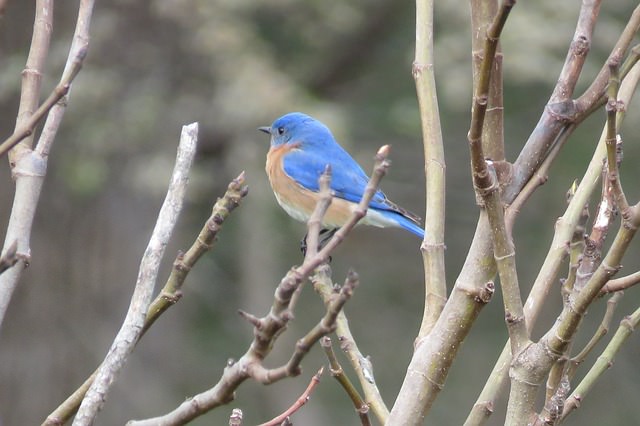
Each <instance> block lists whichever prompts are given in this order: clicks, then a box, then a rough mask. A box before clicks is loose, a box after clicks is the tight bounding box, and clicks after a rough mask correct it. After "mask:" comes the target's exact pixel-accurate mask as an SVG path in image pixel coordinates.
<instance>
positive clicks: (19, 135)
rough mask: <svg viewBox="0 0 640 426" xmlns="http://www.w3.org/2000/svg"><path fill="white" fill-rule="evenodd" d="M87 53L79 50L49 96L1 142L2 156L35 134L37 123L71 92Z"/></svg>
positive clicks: (0, 151)
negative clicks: (72, 84) (69, 68)
mask: <svg viewBox="0 0 640 426" xmlns="http://www.w3.org/2000/svg"><path fill="white" fill-rule="evenodd" d="M86 54H87V50H86V49H83V50H81V51H79V52H78V55H77V56H76V57H75V58H74V60H73V62H72V65H71V71H70V72H69V73H68V74H66V75H64V76H63V78H62V80H61V81H60V83H58V85H57V86H56V87H55V88H54V89H53V91H52V92H51V94H50V95H49V97H48V98H47V99H46V100H45V101H44V102H43V103H42V105H40V106H39V107H38V109H37V110H36V111H35V112H34V113H33V114H31V116H29V117H28V118H27V119H26V120H25V121H24V122H23V123H22V124H21V125H20V127H19V128H17V129H16V131H15V132H14V133H13V134H12V135H11V136H9V137H8V138H7V139H6V140H5V141H4V142H2V144H0V156H3V155H4V154H6V153H7V152H8V151H9V150H10V149H11V148H13V147H14V146H15V145H16V144H18V143H19V142H20V141H22V140H23V139H25V138H26V137H29V136H31V135H32V134H33V131H34V130H35V127H36V125H37V124H38V123H39V122H40V120H42V118H43V117H44V116H45V115H47V113H48V112H49V111H50V110H51V108H53V107H54V105H56V103H58V101H60V99H62V98H63V97H65V96H66V95H67V93H69V89H70V88H71V82H73V80H74V79H75V78H76V76H77V75H78V73H79V72H80V70H81V69H82V62H83V61H84V58H85V56H86Z"/></svg>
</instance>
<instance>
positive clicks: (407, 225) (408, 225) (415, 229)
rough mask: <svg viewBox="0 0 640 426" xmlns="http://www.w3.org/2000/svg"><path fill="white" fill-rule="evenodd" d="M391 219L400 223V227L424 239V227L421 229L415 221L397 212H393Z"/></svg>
mask: <svg viewBox="0 0 640 426" xmlns="http://www.w3.org/2000/svg"><path fill="white" fill-rule="evenodd" d="M393 216H394V217H393V219H394V220H395V221H396V222H397V223H398V225H400V226H401V227H402V228H404V229H406V230H407V231H409V232H411V233H413V234H415V235H417V236H418V237H420V238H422V239H424V229H422V228H421V227H420V225H418V224H417V223H415V222H414V221H412V220H410V219H408V218H406V217H404V216H402V215H400V214H398V213H395V212H394V213H393Z"/></svg>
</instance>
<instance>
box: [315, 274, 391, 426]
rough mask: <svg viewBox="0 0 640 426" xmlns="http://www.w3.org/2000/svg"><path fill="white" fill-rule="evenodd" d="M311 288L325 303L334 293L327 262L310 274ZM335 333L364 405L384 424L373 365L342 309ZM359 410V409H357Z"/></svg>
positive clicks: (383, 407) (385, 411) (384, 411)
mask: <svg viewBox="0 0 640 426" xmlns="http://www.w3.org/2000/svg"><path fill="white" fill-rule="evenodd" d="M311 282H312V283H313V289H314V290H315V291H316V292H317V293H318V294H320V297H322V300H323V301H324V303H325V304H327V303H329V301H330V300H331V297H332V294H333V293H334V287H333V282H332V281H331V268H330V267H329V265H328V264H324V265H320V266H319V267H318V268H316V270H315V272H314V274H313V275H312V276H311ZM335 333H336V335H337V336H338V340H339V341H340V348H341V349H342V350H343V351H344V352H345V354H346V356H347V359H348V360H349V363H350V364H351V368H353V371H354V372H355V373H356V376H357V377H358V382H359V383H360V386H361V387H362V391H363V393H364V397H365V402H366V405H367V406H368V407H369V408H370V409H371V411H372V412H373V414H374V415H375V416H376V418H377V419H378V421H379V422H380V424H384V423H385V422H386V420H387V417H389V409H388V408H387V406H386V404H385V403H384V400H383V399H382V396H381V395H380V391H379V390H378V386H377V385H376V380H375V376H374V374H373V365H372V364H371V361H370V360H369V358H368V357H367V356H364V355H363V354H362V352H360V349H359V348H358V345H357V343H356V341H355V338H354V337H353V335H352V334H351V330H350V328H349V321H348V319H347V316H346V314H345V313H344V311H342V312H340V314H339V315H338V318H337V320H336V331H335ZM359 412H360V411H359Z"/></svg>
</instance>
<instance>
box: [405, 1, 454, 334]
mask: <svg viewBox="0 0 640 426" xmlns="http://www.w3.org/2000/svg"><path fill="white" fill-rule="evenodd" d="M412 74H413V78H414V80H415V84H416V93H417V96H418V107H419V109H420V122H421V124H422V142H423V147H424V156H425V163H424V164H425V177H426V188H425V189H426V212H425V236H424V241H423V242H422V245H421V247H420V250H421V251H422V260H423V264H424V282H425V301H424V313H423V315H422V324H421V326H420V331H419V332H418V339H421V338H422V337H424V336H426V335H427V334H428V333H429V331H430V330H431V328H432V327H433V324H435V322H436V320H437V319H438V317H439V316H440V313H441V312H442V308H443V306H444V304H445V303H446V301H447V283H446V276H445V264H444V249H445V245H444V229H445V189H446V187H445V169H446V163H445V157H444V146H443V141H442V129H441V126H440V113H439V110H438V96H437V93H436V82H435V75H434V57H433V0H417V1H416V50H415V59H414V62H413V67H412Z"/></svg>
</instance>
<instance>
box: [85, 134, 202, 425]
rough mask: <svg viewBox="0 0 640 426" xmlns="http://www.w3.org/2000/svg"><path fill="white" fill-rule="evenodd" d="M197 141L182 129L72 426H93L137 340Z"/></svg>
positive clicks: (186, 180) (192, 135) (185, 185)
mask: <svg viewBox="0 0 640 426" xmlns="http://www.w3.org/2000/svg"><path fill="white" fill-rule="evenodd" d="M197 141H198V124H197V123H193V124H190V125H188V126H183V128H182V133H181V136H180V143H179V145H178V154H177V157H176V163H175V166H174V170H173V173H172V176H171V182H170V184H169V189H168V191H167V195H166V198H165V200H164V202H163V204H162V207H161V208H160V212H159V214H158V220H157V221H156V225H155V227H154V229H153V232H152V234H151V238H150V239H149V244H148V246H147V248H146V250H145V253H144V255H143V257H142V260H141V261H140V269H139V271H138V279H137V281H136V285H135V288H134V290H133V295H132V296H131V302H130V305H129V310H128V312H127V315H126V316H125V319H124V321H123V323H122V326H121V328H120V330H119V331H118V334H117V335H116V337H115V339H114V340H113V343H112V344H111V348H110V349H109V352H108V353H107V355H106V356H105V359H104V361H103V362H102V364H101V366H100V367H99V368H98V372H97V374H96V377H95V379H94V380H93V383H92V384H91V386H90V387H89V389H88V390H87V393H86V395H85V397H84V399H83V401H82V404H80V407H79V408H78V413H77V414H76V417H75V419H74V421H73V425H74V426H85V425H90V424H93V422H94V420H95V417H96V416H97V414H98V411H99V410H100V409H101V408H102V406H103V405H104V403H105V400H106V398H107V395H108V393H109V391H110V389H111V386H112V385H113V383H114V382H115V379H116V377H117V375H118V374H119V373H120V371H121V370H122V368H123V367H124V365H125V363H126V361H127V359H128V357H129V355H130V354H131V352H132V351H133V348H134V347H135V345H136V343H137V342H138V340H139V339H140V336H141V334H142V330H143V327H144V323H145V318H146V314H147V311H148V309H149V306H150V304H151V297H152V296H153V290H154V287H155V284H156V280H157V276H158V269H159V267H160V261H161V260H162V257H163V255H164V250H165V248H166V246H167V243H168V241H169V238H170V237H171V234H172V233H173V229H174V227H175V224H176V222H177V220H178V216H179V215H180V211H181V210H182V203H183V200H184V196H185V193H186V187H187V183H188V181H189V171H190V169H191V164H192V163H193V159H194V158H195V154H196V146H197Z"/></svg>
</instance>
